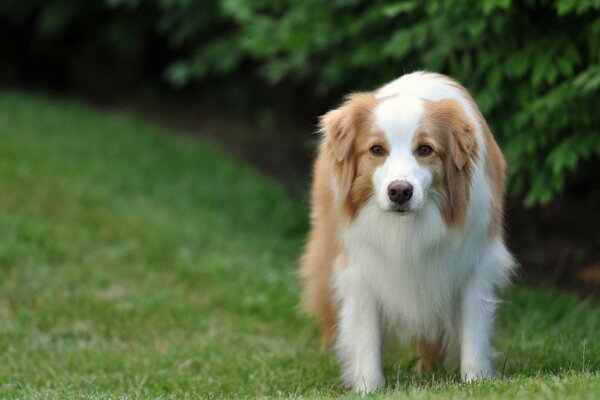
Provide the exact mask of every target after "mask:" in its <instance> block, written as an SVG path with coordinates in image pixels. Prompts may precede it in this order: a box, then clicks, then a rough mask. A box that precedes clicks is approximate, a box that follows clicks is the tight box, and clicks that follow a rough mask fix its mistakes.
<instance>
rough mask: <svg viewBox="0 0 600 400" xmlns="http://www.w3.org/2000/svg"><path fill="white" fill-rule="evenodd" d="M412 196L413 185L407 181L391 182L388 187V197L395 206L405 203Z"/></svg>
mask: <svg viewBox="0 0 600 400" xmlns="http://www.w3.org/2000/svg"><path fill="white" fill-rule="evenodd" d="M412 194H413V185H411V184H410V183H408V182H407V181H393V182H392V183H390V186H388V197H389V198H390V200H391V201H393V202H394V203H396V204H403V203H406V202H407V201H408V200H410V198H411V197H412Z"/></svg>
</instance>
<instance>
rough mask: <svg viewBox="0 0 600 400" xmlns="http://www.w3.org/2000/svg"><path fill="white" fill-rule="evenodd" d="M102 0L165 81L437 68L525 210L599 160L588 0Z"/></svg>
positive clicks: (305, 78)
mask: <svg viewBox="0 0 600 400" xmlns="http://www.w3.org/2000/svg"><path fill="white" fill-rule="evenodd" d="M9 3H10V4H14V5H15V8H17V7H16V5H18V4H21V3H22V2H13V1H10V2H9ZM42 3H43V2H42ZM42 3H40V4H42ZM47 3H69V4H77V3H78V2H72V1H71V2H69V1H68V0H62V1H60V0H54V1H51V2H45V3H44V4H47ZM101 4H103V5H104V7H105V8H108V9H110V10H111V11H112V12H113V13H118V12H127V13H129V14H128V15H130V14H131V13H135V12H139V13H140V15H144V16H146V17H145V18H147V16H148V15H153V16H155V17H154V18H155V19H154V21H153V26H154V28H155V29H156V30H157V35H159V36H160V37H162V38H164V39H165V40H166V41H167V43H168V45H169V46H170V49H171V53H170V56H171V58H170V59H169V63H168V64H169V65H168V68H167V69H166V72H165V76H166V77H167V79H168V81H169V82H171V83H172V84H173V85H175V86H177V87H182V86H186V85H191V84H193V83H206V82H209V81H211V80H214V79H215V78H217V77H231V76H235V77H236V79H239V78H240V76H242V79H244V80H248V81H250V80H256V79H259V80H262V81H264V82H267V83H270V84H277V83H280V82H285V84H286V85H292V86H298V87H304V88H308V89H309V90H311V91H312V92H311V93H312V95H313V96H327V97H329V98H340V97H341V95H342V94H343V93H345V92H347V91H349V90H361V89H372V88H374V87H376V86H377V85H379V84H381V83H383V82H385V81H387V80H390V79H393V78H394V77H396V76H398V75H401V74H402V73H403V72H409V71H413V70H417V69H428V70H434V71H439V72H443V73H447V74H450V75H452V76H453V77H455V78H456V79H458V80H459V81H461V82H462V83H464V84H465V86H467V88H469V89H470V90H471V91H472V92H473V94H474V96H475V97H476V99H477V101H478V103H479V104H480V106H481V108H482V111H483V113H484V114H485V115H486V117H487V118H488V120H489V121H490V125H491V126H492V129H493V130H494V131H495V134H496V135H497V137H498V139H499V141H500V143H501V145H502V146H503V148H504V149H505V152H506V155H507V158H508V159H509V162H510V165H511V168H512V169H511V173H512V182H513V192H514V193H523V192H525V194H526V197H525V202H526V204H529V205H533V204H537V203H546V202H548V201H550V200H551V199H552V198H553V196H555V195H556V194H557V193H560V192H561V191H562V190H563V189H564V187H565V183H566V181H567V180H568V179H570V178H571V177H572V176H573V174H574V172H580V173H581V174H584V175H585V174H586V171H582V168H583V167H582V166H583V165H585V164H584V163H585V161H586V160H594V161H595V160H597V159H598V158H599V156H600V112H599V111H600V96H599V95H598V94H599V91H600V40H599V39H600V13H598V10H600V2H599V1H598V0H556V1H551V0H524V1H519V2H516V1H515V2H513V1H511V0H485V1H474V0H431V1H418V0H398V1H381V0H380V1H367V0H331V1H328V2H324V1H321V0H302V1H298V0H275V1H272V0H223V1H221V2H215V1H199V2H198V1H189V0H147V1H142V0H108V1H106V2H105V3H101ZM142 11H143V12H142ZM1 14H2V9H1V8H0V15H1ZM53 20H54V21H55V22H54V23H51V24H50V25H51V26H55V25H56V24H57V22H56V21H57V20H58V21H59V22H60V23H65V21H68V19H67V20H65V19H63V20H61V19H60V18H58V19H57V18H54V19H53ZM61 21H62V22H61ZM46 25H48V24H46ZM53 29H56V27H54V28H53ZM117 42H118V41H117ZM249 65H250V66H251V67H252V69H251V71H252V73H251V74H248V73H247V71H248V66H249ZM287 101H294V100H293V99H291V100H287Z"/></svg>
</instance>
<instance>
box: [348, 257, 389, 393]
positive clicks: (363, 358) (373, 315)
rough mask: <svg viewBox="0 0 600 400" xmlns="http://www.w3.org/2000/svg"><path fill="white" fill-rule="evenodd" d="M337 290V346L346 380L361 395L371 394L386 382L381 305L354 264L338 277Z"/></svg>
mask: <svg viewBox="0 0 600 400" xmlns="http://www.w3.org/2000/svg"><path fill="white" fill-rule="evenodd" d="M336 289H337V294H338V296H339V299H340V302H341V304H340V312H339V321H338V335H337V342H336V347H337V351H338V355H339V357H340V360H341V362H342V369H343V378H344V381H345V382H346V384H348V385H349V386H351V387H353V388H354V389H355V390H356V391H357V392H359V393H370V392H372V391H374V390H375V389H377V388H378V387H380V386H382V385H383V384H384V383H385V379H384V377H383V368H382V361H381V351H382V340H383V338H382V336H383V335H382V327H381V315H380V309H379V306H378V302H377V299H376V298H375V296H374V293H373V292H372V290H371V288H370V287H369V285H368V284H367V283H366V282H365V279H364V277H362V276H360V275H359V274H357V273H356V271H354V270H353V268H352V266H351V265H350V266H348V267H346V268H344V269H343V270H342V271H341V272H340V273H339V274H338V279H337V282H336Z"/></svg>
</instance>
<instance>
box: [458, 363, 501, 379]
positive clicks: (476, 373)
mask: <svg viewBox="0 0 600 400" xmlns="http://www.w3.org/2000/svg"><path fill="white" fill-rule="evenodd" d="M461 375H462V379H463V381H464V382H474V381H479V380H482V379H489V378H491V377H492V376H493V375H494V371H493V370H492V368H489V367H484V368H472V367H465V368H462V370H461Z"/></svg>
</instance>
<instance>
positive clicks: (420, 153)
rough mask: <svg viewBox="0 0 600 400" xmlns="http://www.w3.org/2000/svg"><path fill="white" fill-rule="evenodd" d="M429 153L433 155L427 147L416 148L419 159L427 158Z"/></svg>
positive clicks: (431, 150)
mask: <svg viewBox="0 0 600 400" xmlns="http://www.w3.org/2000/svg"><path fill="white" fill-rule="evenodd" d="M431 153H433V149H432V148H431V146H429V145H426V144H422V145H420V146H419V147H418V148H417V155H418V156H419V157H427V156H429V155H431Z"/></svg>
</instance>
